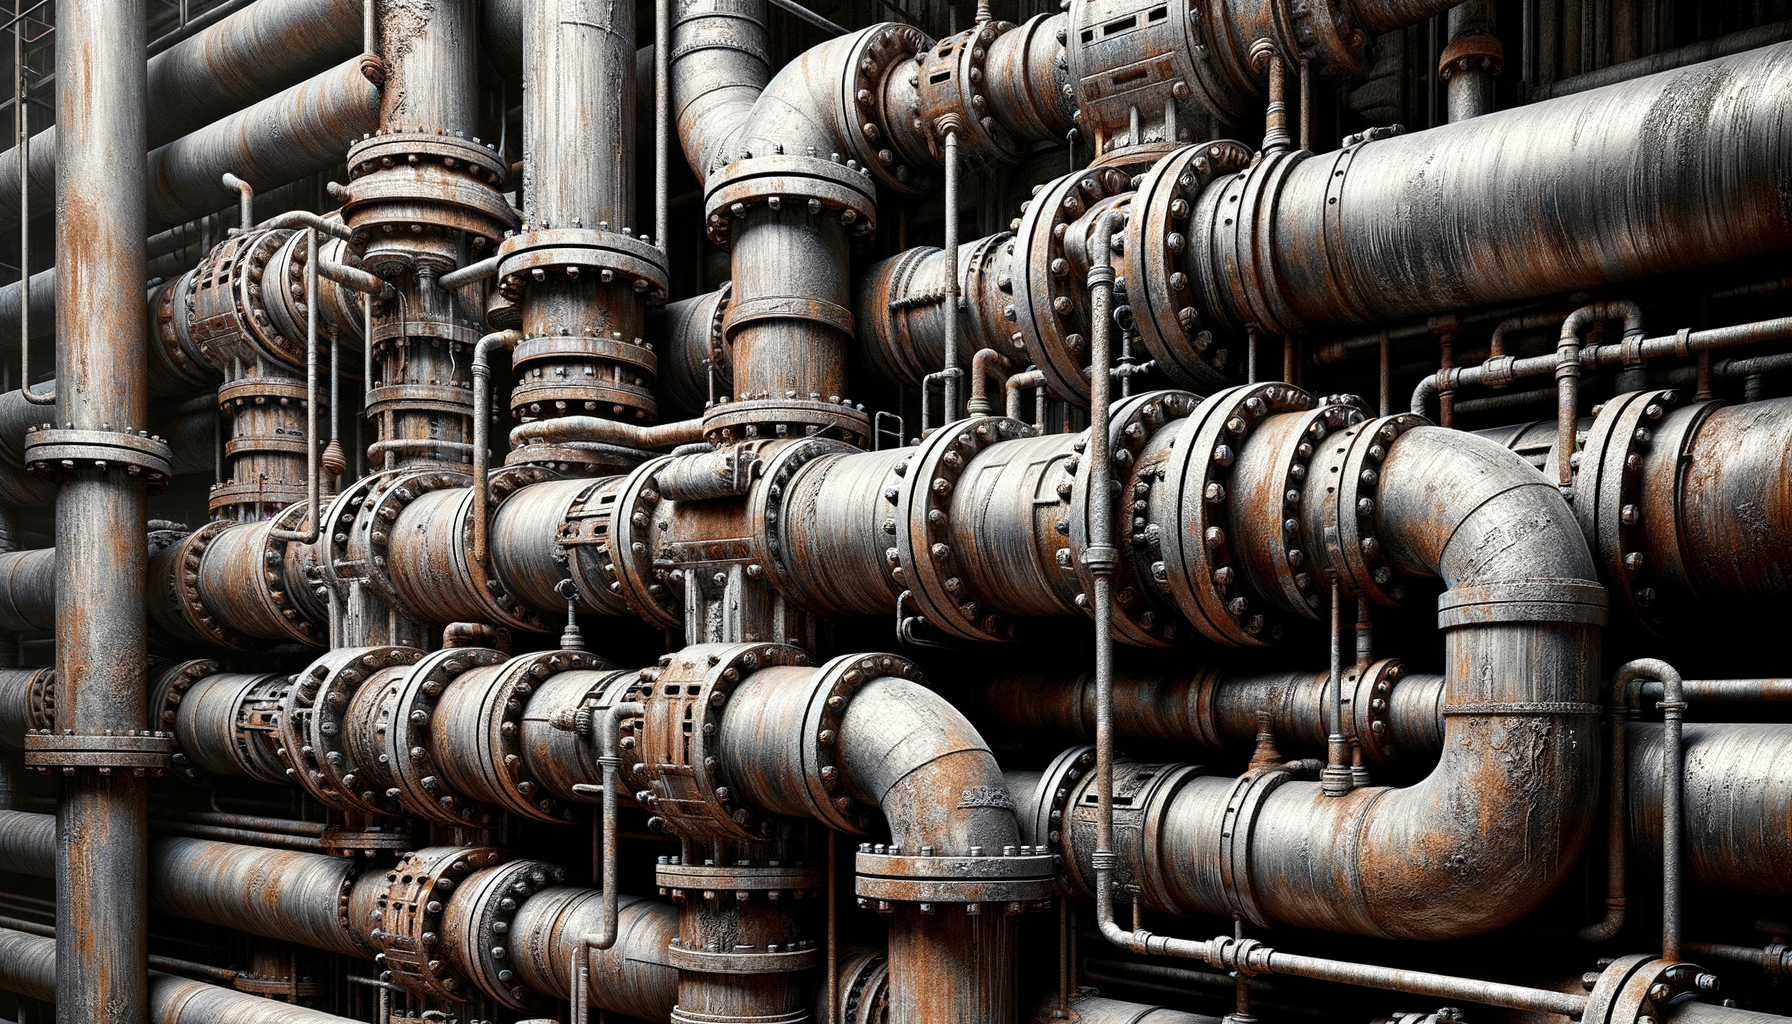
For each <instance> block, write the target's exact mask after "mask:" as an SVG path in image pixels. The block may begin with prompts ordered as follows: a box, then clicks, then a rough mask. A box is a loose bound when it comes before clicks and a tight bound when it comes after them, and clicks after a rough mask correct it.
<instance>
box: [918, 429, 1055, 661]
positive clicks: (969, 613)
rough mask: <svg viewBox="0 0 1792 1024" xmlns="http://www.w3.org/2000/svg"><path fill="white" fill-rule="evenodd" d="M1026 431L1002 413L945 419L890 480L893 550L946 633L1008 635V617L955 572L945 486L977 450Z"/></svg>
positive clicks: (925, 609)
mask: <svg viewBox="0 0 1792 1024" xmlns="http://www.w3.org/2000/svg"><path fill="white" fill-rule="evenodd" d="M1031 433H1032V428H1030V427H1028V426H1027V425H1026V424H1025V423H1022V422H1021V421H1020V420H1011V419H1008V418H1007V417H1005V416H984V417H972V418H970V419H963V420H959V421H958V422H957V423H952V424H948V425H946V426H944V427H941V428H940V429H939V430H936V431H934V432H933V434H932V435H930V436H929V437H928V438H927V439H926V440H925V441H922V442H921V447H920V448H919V449H918V450H917V451H916V453H915V456H914V458H913V459H912V460H911V461H910V463H909V466H908V470H907V472H905V473H904V474H903V476H902V477H901V478H900V480H899V481H898V482H897V488H898V491H899V496H898V500H897V505H896V522H897V528H896V547H897V556H898V558H899V559H900V560H901V563H902V568H903V571H904V576H905V578H906V579H907V580H908V584H909V590H910V592H911V596H912V597H913V599H914V602H915V606H916V607H917V608H918V609H919V610H920V612H921V613H922V614H923V615H925V616H926V617H927V621H928V622H929V623H931V624H932V625H933V626H934V627H935V628H936V629H939V630H941V631H943V632H945V633H949V634H951V635H952V636H957V637H962V638H964V639H966V640H986V641H995V642H997V643H1004V642H1011V641H1013V640H1014V638H1015V634H1014V628H1015V624H1014V619H1013V618H1012V617H1011V616H1009V615H1006V614H1003V613H1002V612H999V611H994V610H992V609H989V608H987V607H986V606H985V605H984V604H983V603H981V601H980V595H978V594H975V593H972V592H971V590H970V587H969V585H968V584H967V583H965V582H964V581H963V580H962V578H961V577H960V575H959V569H958V565H957V558H956V556H955V555H954V554H953V552H952V544H951V539H952V531H951V522H950V517H951V515H952V491H953V489H954V487H955V485H956V484H957V482H958V478H959V476H960V475H961V474H962V473H963V472H964V470H965V469H966V467H968V466H969V465H970V464H971V462H972V460H973V459H975V458H976V455H977V453H978V452H979V451H982V450H983V449H984V448H986V447H988V446H989V445H992V444H995V443H996V442H997V441H1005V440H1009V439H1011V438H1016V437H1026V436H1028V435H1029V434H1031ZM934 512H939V513H940V514H939V515H938V516H935V515H933V513H934ZM936 520H937V521H936Z"/></svg>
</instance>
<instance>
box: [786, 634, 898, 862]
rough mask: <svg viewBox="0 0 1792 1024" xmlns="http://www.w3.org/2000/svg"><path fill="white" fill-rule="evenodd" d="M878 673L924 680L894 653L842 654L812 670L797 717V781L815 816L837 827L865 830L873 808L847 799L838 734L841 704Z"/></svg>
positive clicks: (846, 703) (848, 701)
mask: <svg viewBox="0 0 1792 1024" xmlns="http://www.w3.org/2000/svg"><path fill="white" fill-rule="evenodd" d="M884 676H895V677H898V678H901V679H907V680H910V681H912V682H916V683H920V684H922V685H923V686H925V685H926V684H927V679H926V675H925V674H924V673H923V672H922V671H921V667H920V666H919V665H916V664H915V663H914V662H912V661H909V660H908V659H907V658H903V657H899V656H897V655H894V654H843V655H841V656H839V657H837V658H835V659H833V660H832V661H830V662H828V663H827V664H825V665H823V666H822V667H821V668H819V669H817V670H816V671H815V684H814V689H813V691H812V692H811V695H810V697H809V710H808V712H807V714H805V715H804V717H803V780H804V782H805V783H806V784H807V785H808V787H809V801H810V805H811V806H812V807H813V808H814V809H815V814H816V817H818V818H820V819H821V820H822V821H823V822H825V823H826V824H827V825H828V827H830V828H833V829H836V830H838V831H841V832H852V833H858V834H865V833H868V832H870V830H871V829H872V827H873V826H874V824H875V818H874V817H873V816H872V812H873V811H875V810H877V808H875V807H871V806H868V805H865V804H861V803H860V802H859V801H857V800H855V799H853V798H852V796H851V795H850V794H849V793H847V792H846V788H845V786H844V784H843V783H842V782H841V781H840V774H839V773H840V757H839V745H838V744H837V743H835V742H833V738H834V737H837V736H838V735H839V733H840V722H841V721H842V720H843V719H844V718H845V717H846V709H847V707H848V706H849V705H850V704H851V703H852V699H853V697H854V696H856V695H857V694H858V691H859V687H861V686H863V685H865V684H866V683H869V682H871V681H872V680H873V679H878V678H880V677H884Z"/></svg>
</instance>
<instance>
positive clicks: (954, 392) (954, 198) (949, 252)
mask: <svg viewBox="0 0 1792 1024" xmlns="http://www.w3.org/2000/svg"><path fill="white" fill-rule="evenodd" d="M948 116H951V115H948ZM945 258H946V289H945V293H946V295H945V299H944V302H943V305H944V307H945V313H946V317H945V321H944V324H945V360H944V363H943V364H942V369H941V371H940V372H941V374H942V375H943V377H944V381H945V403H944V404H945V408H944V409H943V410H942V411H941V413H940V422H941V423H942V424H944V423H951V422H952V421H953V420H956V419H958V378H959V376H960V374H961V373H962V372H963V371H962V370H960V369H959V367H958V129H957V127H956V125H954V126H951V127H948V128H947V129H946V244H945ZM923 397H925V396H923Z"/></svg>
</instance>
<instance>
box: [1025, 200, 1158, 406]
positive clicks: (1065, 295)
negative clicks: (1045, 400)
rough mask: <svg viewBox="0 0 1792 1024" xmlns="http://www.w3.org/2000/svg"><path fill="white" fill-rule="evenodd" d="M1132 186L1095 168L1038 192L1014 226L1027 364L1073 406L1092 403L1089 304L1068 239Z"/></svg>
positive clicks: (1048, 387)
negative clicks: (1082, 222)
mask: <svg viewBox="0 0 1792 1024" xmlns="http://www.w3.org/2000/svg"><path fill="white" fill-rule="evenodd" d="M1108 170H1110V171H1111V170H1113V169H1112V168H1109V169H1108ZM1130 181H1131V179H1130V178H1129V177H1128V176H1127V175H1125V174H1124V173H1120V172H1115V173H1114V174H1112V175H1109V174H1107V173H1104V172H1102V171H1099V170H1096V169H1089V170H1085V171H1078V172H1077V173H1075V174H1067V175H1065V176H1063V177H1061V178H1058V179H1056V180H1054V181H1050V182H1047V183H1046V184H1044V185H1042V186H1040V188H1039V190H1038V191H1036V192H1035V193H1034V194H1033V198H1031V199H1029V200H1027V201H1026V202H1025V203H1022V204H1021V215H1020V219H1019V220H1017V221H1015V222H1014V224H1012V225H1011V227H1012V228H1013V230H1014V250H1015V251H1014V257H1013V263H1012V264H1011V268H1010V273H1011V274H1012V276H1013V289H1014V291H1013V298H1014V305H1013V310H1014V312H1013V314H1012V315H1011V316H1009V319H1010V320H1012V321H1013V322H1014V325H1015V327H1016V328H1017V329H1018V333H1019V335H1020V338H1021V342H1022V344H1023V345H1024V346H1025V358H1026V359H1028V360H1030V361H1031V362H1033V363H1034V364H1035V365H1037V366H1038V367H1039V370H1040V372H1041V373H1044V374H1045V382H1046V388H1047V390H1049V391H1050V392H1051V394H1052V395H1053V396H1054V397H1056V398H1059V399H1062V400H1064V401H1068V402H1071V403H1072V404H1075V405H1082V406H1087V405H1088V404H1089V349H1088V340H1087V339H1088V332H1089V298H1088V291H1087V287H1086V284H1085V282H1083V281H1081V280H1079V279H1078V275H1077V274H1076V273H1074V270H1075V267H1073V266H1072V262H1071V258H1072V256H1074V255H1075V254H1074V253H1072V252H1071V251H1069V247H1068V246H1067V244H1066V240H1067V239H1068V238H1070V236H1071V234H1072V232H1071V230H1070V229H1071V226H1072V223H1073V222H1075V221H1077V220H1079V219H1081V218H1082V217H1083V216H1084V214H1086V213H1088V212H1089V211H1091V210H1093V209H1094V208H1096V207H1097V205H1098V204H1100V203H1102V202H1103V201H1104V200H1109V199H1112V198H1113V197H1114V196H1115V195H1118V194H1122V193H1124V192H1126V191H1128V190H1129V189H1130ZM1110 205H1112V204H1110ZM1004 313H1005V314H1006V311H1004Z"/></svg>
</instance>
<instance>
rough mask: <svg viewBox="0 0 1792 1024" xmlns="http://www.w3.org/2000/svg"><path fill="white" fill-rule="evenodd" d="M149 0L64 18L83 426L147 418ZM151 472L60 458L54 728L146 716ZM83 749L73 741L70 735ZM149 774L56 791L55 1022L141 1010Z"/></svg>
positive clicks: (86, 5) (69, 326) (61, 35)
mask: <svg viewBox="0 0 1792 1024" xmlns="http://www.w3.org/2000/svg"><path fill="white" fill-rule="evenodd" d="M145 16H146V12H145V4H144V2H143V0H75V2H73V3H64V4H60V5H58V7H57V10H56V22H57V24H56V125H57V136H56V164H57V169H58V173H57V176H56V210H57V214H58V219H59V223H58V224H57V231H56V294H57V299H58V301H57V304H56V379H57V381H58V382H59V385H60V386H59V387H57V389H56V411H55V417H54V422H55V423H57V424H58V425H63V424H67V425H70V426H72V427H73V428H74V429H77V430H84V431H95V432H100V433H99V435H98V436H100V437H105V436H107V434H106V432H111V431H126V430H129V431H137V430H141V429H143V428H145V427H147V426H148V419H149V417H148V396H147V394H146V392H145V388H144V379H145V377H146V376H147V369H148V365H147V358H146V356H145V353H144V347H143V344H142V341H141V338H142V334H141V331H142V329H143V328H142V325H143V324H144V323H145V322H146V321H147V318H148V315H149V310H148V303H147V301H146V297H145V295H144V290H143V282H144V263H145V260H146V254H145V248H144V238H145V237H146V236H147V235H148V231H147V230H146V216H147V215H146V202H147V193H148V188H147V184H148V179H147V174H146V164H145V160H144V154H145V153H147V152H148V148H149V147H148V144H147V137H146V134H145V126H144V116H143V112H144V104H145V99H146V92H147V88H148V83H147V64H146V62H145V58H144V46H145V42H146V41H145V39H144V19H145ZM146 501H147V496H146V493H145V482H144V478H143V477H142V476H139V475H132V474H128V473H127V472H126V470H125V467H124V466H123V465H120V464H119V463H118V462H116V461H113V462H110V463H109V464H108V465H107V468H104V469H101V468H96V464H95V463H92V462H89V463H86V464H85V465H82V464H77V465H76V466H75V467H73V468H65V469H64V470H63V472H62V474H61V491H60V493H59V494H58V495H57V499H56V550H57V552H58V553H59V554H60V557H58V558H57V559H56V593H57V601H56V678H57V680H58V686H57V695H56V696H57V708H56V729H57V731H58V732H59V733H64V734H70V733H72V734H73V735H74V736H77V737H78V736H94V735H99V734H102V733H113V734H118V733H136V732H140V731H141V730H143V729H144V728H145V727H146V726H147V725H148V715H147V707H146V704H147V695H146V692H145V685H146V678H145V676H146V665H147V662H148V651H147V646H146V645H147V638H146V635H145V632H144V605H143V601H144V587H143V582H144V563H145V558H146V555H145V551H144V544H143V536H144V529H145V526H144V519H145V506H146ZM76 742H79V741H76ZM147 786H148V780H147V779H145V778H142V777H140V776H138V775H136V774H134V773H132V772H131V771H129V770H115V771H112V772H110V773H108V774H101V773H100V772H98V771H97V770H95V769H94V768H92V767H82V768H78V769H76V770H75V771H74V772H73V773H72V774H70V775H67V776H66V777H65V778H64V780H63V783H62V794H61V798H60V799H59V800H58V801H57V805H56V814H57V830H56V834H57V849H56V920H57V924H58V928H57V932H56V940H55V943H54V945H55V949H56V986H55V987H56V1016H57V1020H58V1021H60V1022H62V1024H135V1022H136V1021H139V1020H142V1019H143V1018H144V1014H145V1012H146V1005H145V998H146V992H145V973H144V972H145V970H146V964H147V960H146V958H147V956H148V949H147V937H146V927H145V921H146V918H147V914H146V912H145V910H146V908H145V897H146V886H145V878H144V847H145V844H146V842H147V839H148V834H147V825H148V822H147V820H146V805H145V798H146V795H147Z"/></svg>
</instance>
